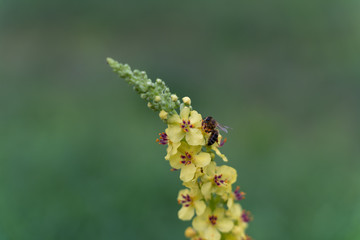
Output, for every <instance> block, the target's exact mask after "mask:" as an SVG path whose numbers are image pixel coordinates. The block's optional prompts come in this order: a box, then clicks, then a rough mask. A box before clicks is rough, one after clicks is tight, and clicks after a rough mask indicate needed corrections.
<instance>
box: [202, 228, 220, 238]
mask: <svg viewBox="0 0 360 240" xmlns="http://www.w3.org/2000/svg"><path fill="white" fill-rule="evenodd" d="M204 237H205V239H206V240H220V238H221V235H220V233H219V231H218V230H217V229H216V228H214V227H213V226H209V227H208V228H207V229H206V230H205V232H204Z"/></svg>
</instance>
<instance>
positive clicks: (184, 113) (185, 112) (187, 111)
mask: <svg viewBox="0 0 360 240" xmlns="http://www.w3.org/2000/svg"><path fill="white" fill-rule="evenodd" d="M189 114H190V108H188V107H184V108H183V109H182V110H181V112H180V118H181V120H188V118H189Z"/></svg>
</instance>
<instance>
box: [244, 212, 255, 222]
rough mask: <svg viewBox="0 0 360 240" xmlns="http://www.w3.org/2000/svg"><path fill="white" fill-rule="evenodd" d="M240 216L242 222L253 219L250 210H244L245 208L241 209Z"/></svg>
mask: <svg viewBox="0 0 360 240" xmlns="http://www.w3.org/2000/svg"><path fill="white" fill-rule="evenodd" d="M241 218H242V220H243V221H244V222H246V223H248V222H250V221H252V220H253V217H252V215H251V212H250V211H246V210H243V212H242V214H241Z"/></svg>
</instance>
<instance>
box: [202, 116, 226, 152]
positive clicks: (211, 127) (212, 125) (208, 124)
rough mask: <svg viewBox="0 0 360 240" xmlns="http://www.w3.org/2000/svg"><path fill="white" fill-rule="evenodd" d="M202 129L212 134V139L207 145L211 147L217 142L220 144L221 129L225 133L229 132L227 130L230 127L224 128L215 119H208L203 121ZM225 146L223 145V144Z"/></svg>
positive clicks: (210, 138)
mask: <svg viewBox="0 0 360 240" xmlns="http://www.w3.org/2000/svg"><path fill="white" fill-rule="evenodd" d="M202 127H203V129H204V131H205V132H206V133H211V134H210V137H209V139H208V142H207V145H208V146H211V145H213V144H214V143H215V142H218V138H219V130H218V129H217V128H219V129H221V130H222V131H224V132H226V133H227V132H228V131H227V128H228V127H226V126H225V127H223V126H221V125H220V124H219V123H218V122H217V121H216V120H215V119H214V118H213V117H210V116H209V117H206V118H205V119H204V120H203V121H202ZM222 144H223V143H222Z"/></svg>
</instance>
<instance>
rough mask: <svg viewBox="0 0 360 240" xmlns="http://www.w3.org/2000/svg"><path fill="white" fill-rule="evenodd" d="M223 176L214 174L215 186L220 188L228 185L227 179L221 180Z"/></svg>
mask: <svg viewBox="0 0 360 240" xmlns="http://www.w3.org/2000/svg"><path fill="white" fill-rule="evenodd" d="M222 177H223V175H222V174H219V175H216V174H215V177H214V182H215V184H216V185H218V186H219V187H221V186H222V185H227V183H228V180H227V179H224V178H222Z"/></svg>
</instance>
